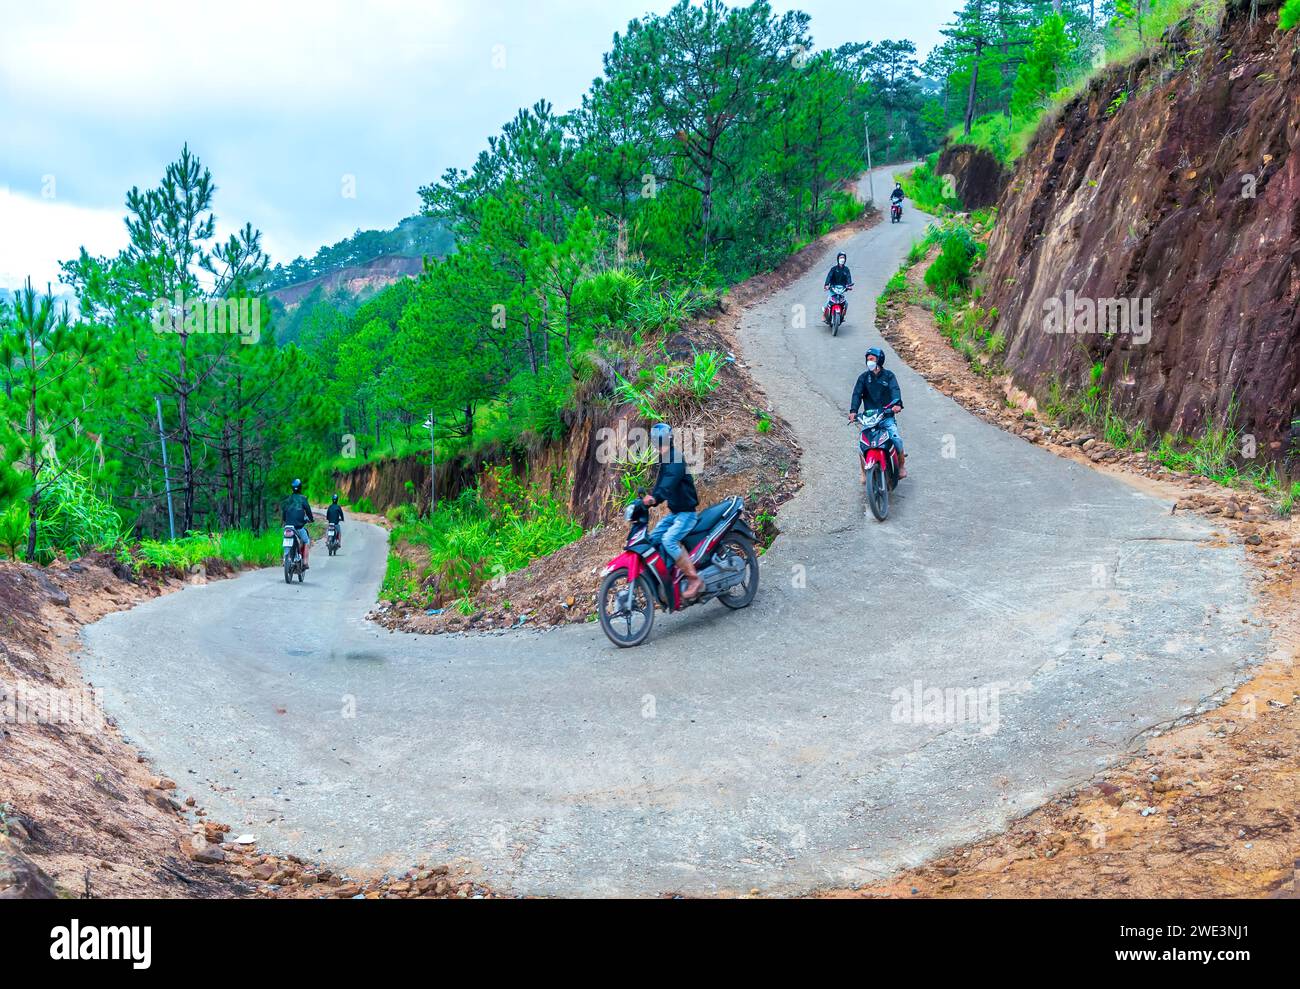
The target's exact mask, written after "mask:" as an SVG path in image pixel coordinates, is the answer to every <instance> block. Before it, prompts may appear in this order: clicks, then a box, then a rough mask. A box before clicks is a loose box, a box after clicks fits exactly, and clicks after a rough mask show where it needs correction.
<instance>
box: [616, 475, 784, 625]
mask: <svg viewBox="0 0 1300 989" xmlns="http://www.w3.org/2000/svg"><path fill="white" fill-rule="evenodd" d="M643 496H644V492H641V493H640V494H639V495H638V497H637V500H636V501H634V502H633V503H632V504H630V505H628V506H627V509H626V510H625V511H624V513H623V516H624V518H626V519H627V521H628V522H629V523H630V524H631V528H630V529H629V530H628V535H627V545H626V546H625V547H624V549H623V552H622V553H621V554H620V555H618V556H616V557H614V559H612V560H610V561H609V564H608V566H606V567H605V575H604V579H603V580H602V581H601V583H600V590H599V591H597V594H596V612H597V615H598V616H599V618H600V627H601V628H602V629H603V630H604V632H605V635H606V636H608V637H609V641H610V642H612V643H614V645H616V646H618V647H619V648H620V649H626V648H628V647H630V646H639V645H640V644H641V643H643V642H645V640H646V639H648V638H649V637H650V630H651V628H653V627H654V617H655V607H656V606H658V607H660V608H662V609H664V610H665V611H668V612H673V611H681V610H682V609H683V608H689V607H691V606H693V605H697V604H704V603H705V602H707V601H712V600H714V599H717V600H718V601H720V602H721V603H722V604H723V605H724V606H725V607H727V608H730V609H732V610H737V609H740V608H747V607H749V605H750V604H751V603H752V602H753V600H754V595H755V594H757V593H758V554H757V553H756V552H755V551H754V542H755V536H754V533H753V531H752V530H751V529H750V528H749V525H748V524H747V523H746V522H745V518H744V511H745V499H743V498H741V497H739V496H733V497H731V498H728V499H726V500H725V501H722V502H719V503H718V504H716V505H713V506H712V507H711V508H708V509H706V510H705V511H703V512H701V513H700V517H699V521H698V522H696V524H695V528H694V529H693V530H691V532H690V534H689V535H688V536H687V537H686V538H685V539H683V540H682V545H683V546H684V547H685V548H686V551H687V552H688V553H690V554H691V559H692V560H693V561H694V562H695V567H696V570H697V572H698V573H699V575H700V580H702V581H704V590H702V591H701V592H700V593H699V595H697V596H696V597H694V598H690V599H687V598H686V597H685V595H684V594H683V588H685V586H686V577H685V576H683V575H682V573H681V571H680V570H678V569H677V566H676V564H674V563H673V561H671V560H669V559H668V558H667V556H666V554H665V553H664V551H663V547H662V546H661V545H660V544H659V542H658V541H651V539H650V509H649V507H648V506H647V505H646V504H645V502H643V501H642V500H641V498H642V497H643Z"/></svg>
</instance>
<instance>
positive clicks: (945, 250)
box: [925, 223, 984, 296]
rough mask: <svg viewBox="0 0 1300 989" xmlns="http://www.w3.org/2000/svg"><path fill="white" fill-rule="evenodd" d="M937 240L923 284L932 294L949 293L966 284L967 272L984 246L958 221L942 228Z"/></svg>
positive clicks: (970, 269) (942, 294) (961, 288)
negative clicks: (940, 247) (933, 255)
mask: <svg viewBox="0 0 1300 989" xmlns="http://www.w3.org/2000/svg"><path fill="white" fill-rule="evenodd" d="M938 239H939V243H940V244H942V245H943V247H942V249H941V250H940V252H939V256H938V257H937V258H935V260H934V263H933V264H932V265H930V269H929V270H928V271H927V272H926V273H925V283H926V284H927V285H928V286H930V288H931V289H932V290H933V291H934V292H935V293H936V294H938V295H940V296H949V295H951V294H953V293H954V292H956V291H960V290H963V289H966V288H968V287H969V286H970V277H971V271H972V269H973V268H974V265H975V262H976V261H977V260H978V259H979V257H980V256H981V255H982V254H983V250H984V248H983V245H982V244H980V243H979V242H978V241H977V240H976V239H975V237H974V235H973V234H972V233H971V232H970V230H969V229H968V228H967V227H966V226H965V225H964V224H960V223H952V224H949V225H947V226H946V227H944V229H943V230H942V232H941V233H940V234H939V238H938Z"/></svg>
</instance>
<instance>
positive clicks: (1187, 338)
mask: <svg viewBox="0 0 1300 989" xmlns="http://www.w3.org/2000/svg"><path fill="white" fill-rule="evenodd" d="M1246 7H1248V5H1246ZM1296 38H1297V33H1295V32H1292V33H1281V34H1280V33H1278V31H1277V15H1276V12H1273V13H1271V14H1268V15H1266V16H1264V17H1261V18H1260V19H1258V20H1257V21H1256V22H1255V23H1254V24H1251V23H1250V21H1249V18H1248V11H1247V10H1246V9H1244V8H1243V9H1238V8H1236V7H1235V6H1233V5H1230V11H1229V14H1228V17H1227V20H1226V21H1225V23H1224V24H1223V25H1222V27H1221V28H1220V29H1219V30H1218V32H1217V34H1216V36H1215V37H1212V38H1208V39H1206V38H1195V37H1193V36H1191V35H1190V34H1188V35H1184V36H1180V38H1179V39H1177V40H1175V41H1174V45H1173V47H1174V51H1173V52H1172V53H1171V54H1170V55H1169V56H1168V57H1162V58H1161V59H1160V60H1158V61H1150V60H1143V61H1141V62H1139V63H1137V64H1135V65H1130V66H1124V67H1116V68H1114V69H1112V70H1109V71H1108V72H1106V73H1105V74H1104V75H1103V76H1101V77H1100V78H1098V79H1096V80H1095V81H1094V82H1093V84H1092V85H1091V86H1090V87H1089V89H1088V90H1087V91H1086V92H1085V93H1083V94H1082V95H1081V96H1080V97H1078V98H1076V99H1075V100H1074V101H1073V102H1071V103H1070V104H1068V105H1067V106H1066V107H1065V108H1064V110H1063V111H1062V113H1061V114H1060V115H1059V117H1058V118H1057V119H1056V120H1054V121H1053V122H1051V123H1050V124H1048V125H1046V126H1045V127H1044V129H1042V130H1040V132H1039V134H1038V136H1037V138H1036V140H1035V141H1034V142H1033V143H1032V144H1031V145H1030V148H1029V150H1028V152H1027V153H1026V154H1025V155H1024V157H1023V158H1022V159H1021V161H1020V163H1019V166H1018V168H1017V170H1016V172H1015V175H1014V177H1013V179H1012V181H1011V183H1010V185H1009V186H1008V187H1007V190H1006V192H1005V193H1004V194H1003V196H1002V198H1001V201H1000V216H999V220H998V224H997V228H996V230H995V232H994V233H993V236H992V239H991V241H990V244H989V252H988V255H987V258H986V260H985V264H984V268H983V276H982V277H983V279H984V287H985V292H986V299H987V304H989V305H993V306H996V307H997V308H998V310H999V317H998V321H997V329H998V330H999V331H1000V332H1002V333H1003V334H1004V336H1005V337H1006V340H1007V351H1006V355H1005V359H1006V361H1007V364H1008V367H1009V368H1010V369H1011V370H1012V374H1013V377H1014V378H1015V380H1016V383H1017V384H1019V385H1020V386H1021V387H1023V388H1026V389H1027V390H1029V391H1030V392H1032V393H1034V394H1037V395H1039V396H1040V397H1041V396H1042V395H1044V394H1045V393H1046V392H1047V391H1048V389H1049V388H1050V386H1051V383H1052V382H1053V381H1054V380H1056V381H1059V382H1060V383H1061V384H1062V385H1064V386H1069V387H1072V388H1080V387H1083V386H1084V385H1085V384H1086V383H1087V380H1088V375H1089V370H1090V368H1091V367H1092V366H1093V365H1094V364H1096V363H1101V364H1102V365H1103V366H1104V374H1103V377H1102V379H1101V384H1102V385H1103V387H1109V389H1110V393H1111V396H1112V400H1113V401H1114V403H1115V406H1116V408H1117V409H1118V410H1119V411H1120V413H1121V414H1122V415H1124V416H1125V417H1126V418H1129V419H1130V420H1139V419H1140V420H1142V421H1144V422H1146V423H1147V424H1148V425H1149V426H1151V427H1153V428H1154V429H1157V430H1162V431H1172V432H1177V433H1183V434H1198V433H1200V432H1201V431H1202V430H1203V429H1204V428H1205V427H1206V425H1207V423H1214V424H1222V423H1223V422H1224V420H1225V418H1226V417H1227V416H1228V415H1229V411H1230V408H1232V407H1234V406H1235V421H1236V424H1237V426H1238V427H1239V428H1240V429H1241V430H1242V431H1243V432H1246V433H1252V434H1254V435H1255V436H1256V437H1257V438H1258V440H1259V447H1260V449H1261V451H1262V452H1265V453H1268V452H1269V451H1270V446H1271V450H1272V452H1273V453H1274V454H1277V453H1278V452H1280V449H1281V445H1282V442H1283V440H1284V437H1285V434H1286V433H1287V431H1288V429H1289V425H1290V421H1291V419H1292V418H1293V417H1294V416H1296V415H1297V414H1300V316H1298V315H1297V307H1296V299H1297V291H1298V290H1300V155H1297V154H1296V153H1295V152H1296V150H1297V147H1296V145H1297V142H1300V78H1298V76H1297V65H1298V64H1300V52H1298V51H1297V43H1296ZM1121 94H1128V95H1127V97H1125V96H1123V95H1121ZM1145 307H1149V310H1147V309H1146V308H1145ZM1144 311H1149V313H1150V319H1149V323H1144V322H1143V320H1142V318H1141V317H1142V315H1143V313H1144ZM1106 328H1109V329H1111V330H1115V331H1117V332H1114V333H1112V334H1110V335H1107V334H1105V333H1102V332H1098V331H1099V330H1102V329H1106ZM1071 331H1073V332H1071Z"/></svg>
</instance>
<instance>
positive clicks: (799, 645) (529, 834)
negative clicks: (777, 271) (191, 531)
mask: <svg viewBox="0 0 1300 989" xmlns="http://www.w3.org/2000/svg"><path fill="white" fill-rule="evenodd" d="M888 176H889V170H883V169H882V170H880V172H879V173H878V174H877V177H876V187H877V196H878V197H879V198H880V199H882V200H883V199H884V198H885V196H886V195H887V190H888V186H887V185H885V183H886V182H887V181H888ZM924 222H925V218H924V217H922V216H920V215H918V213H917V212H916V211H914V210H913V209H911V208H910V205H909V208H908V209H907V211H906V214H905V221H904V223H902V224H901V225H891V224H889V223H888V222H885V223H882V224H880V225H878V226H876V227H875V228H873V229H872V230H869V231H867V232H865V233H862V234H860V235H857V236H855V237H854V238H852V239H851V240H849V241H847V242H845V243H844V245H843V247H844V249H845V250H846V251H847V252H848V255H849V263H850V266H851V267H852V269H853V272H854V276H855V278H856V281H857V288H856V289H855V290H854V293H853V295H852V296H851V300H850V311H849V318H848V322H847V324H846V325H845V327H844V329H843V330H842V332H841V333H840V335H839V337H838V338H836V339H832V338H831V337H830V335H829V333H828V332H827V331H826V330H825V329H824V328H822V327H821V326H820V324H819V322H818V313H819V311H820V307H821V304H822V301H823V298H824V296H823V294H822V290H821V286H822V279H823V276H824V274H825V271H826V269H827V268H829V266H830V265H831V263H832V262H833V254H834V249H831V250H828V251H827V255H826V258H825V262H824V264H821V265H819V266H818V267H817V268H816V269H815V270H813V271H812V272H810V273H809V274H808V275H807V276H806V277H803V278H800V279H799V280H798V281H797V283H796V284H794V285H792V286H791V287H790V288H789V289H787V290H785V291H782V292H780V293H778V294H777V295H775V296H774V297H772V298H771V299H770V301H768V302H766V303H765V304H764V305H762V306H760V307H758V308H755V309H754V310H753V311H751V312H750V314H749V316H748V318H747V319H746V320H745V323H744V326H743V340H742V343H743V349H744V354H743V357H744V359H746V360H747V361H749V362H750V363H751V364H752V366H753V368H754V370H755V373H756V374H757V376H758V379H759V381H760V382H761V384H762V385H763V387H764V388H765V389H766V391H767V394H768V395H769V396H770V398H771V400H772V402H773V404H774V406H775V408H776V409H778V410H779V411H780V413H781V414H782V415H784V416H785V417H786V418H787V419H789V420H790V421H791V422H792V423H793V424H794V427H795V429H796V430H797V432H798V436H799V440H800V442H801V444H802V445H803V448H804V451H805V454H804V461H803V474H804V479H805V487H804V488H803V490H802V491H801V492H800V494H799V496H798V497H797V498H796V499H795V500H794V501H793V502H792V503H791V504H790V505H789V506H788V507H787V508H786V509H784V510H783V512H782V515H781V525H782V528H783V534H782V535H781V537H780V538H779V539H778V540H777V542H776V544H775V545H774V547H773V548H772V550H771V552H770V553H768V555H767V556H765V557H764V559H763V564H762V581H763V584H762V589H761V590H760V593H759V598H758V600H757V602H756V603H755V605H754V606H753V607H752V608H750V609H749V610H747V611H743V612H738V613H735V614H732V613H729V612H727V611H726V610H725V609H724V608H722V607H721V606H719V605H709V606H706V607H703V608H700V609H695V610H692V611H690V612H687V613H685V614H683V615H681V616H670V617H664V616H660V620H659V621H658V622H657V623H656V627H655V632H654V636H653V638H652V639H651V641H650V642H649V643H648V644H647V645H645V646H643V647H641V648H639V649H634V650H616V649H614V648H613V647H612V646H611V645H609V644H608V643H607V642H606V640H605V638H604V637H603V636H602V635H601V633H600V631H599V629H598V628H597V627H596V626H595V625H589V626H584V627H571V628H566V629H560V630H557V631H552V632H547V633H529V632H520V633H512V634H508V635H484V636H438V637H426V636H414V635H400V634H391V633H388V632H385V631H382V630H379V629H377V628H375V627H373V626H371V625H369V624H368V623H366V622H365V621H364V620H363V616H364V614H365V613H366V611H367V609H368V608H369V607H370V606H371V605H372V603H373V602H374V600H375V595H376V591H377V588H378V585H379V581H380V579H381V576H382V573H383V566H384V556H385V543H384V535H383V533H382V532H381V531H380V530H378V529H376V528H373V527H370V526H366V525H361V524H350V525H348V527H347V532H346V543H345V546H344V549H343V553H342V555H340V556H339V557H337V558H334V559H331V558H329V557H328V556H326V555H325V554H324V553H323V552H318V553H317V554H316V555H315V557H314V565H313V568H312V570H311V572H310V573H309V574H308V577H307V582H306V583H305V584H303V585H301V586H299V585H297V584H294V585H293V586H291V587H286V586H285V584H284V582H283V578H282V576H281V574H280V573H279V572H278V571H276V570H265V571H258V572H251V573H247V574H244V575H243V576H241V577H238V578H237V579H234V580H228V581H220V582H216V583H212V584H209V585H207V586H201V587H194V588H189V589H186V590H184V591H182V592H180V593H177V594H173V595H170V596H167V597H163V598H160V599H158V600H156V601H152V602H150V603H148V604H144V605H141V606H140V607H137V608H135V609H133V610H132V611H129V612H125V613H120V614H114V615H111V616H109V617H107V618H105V619H104V620H103V621H101V622H99V623H98V624H96V625H94V626H91V627H89V628H87V629H86V630H85V654H84V662H85V669H86V673H87V676H88V678H89V679H91V680H92V681H93V682H94V683H96V684H97V685H99V686H102V687H104V688H105V694H106V703H107V707H108V710H109V712H110V713H111V714H113V715H115V716H116V717H117V718H118V720H119V722H120V724H121V725H122V727H123V729H124V731H125V732H126V733H127V735H128V736H129V737H130V738H131V739H132V740H134V741H135V742H136V743H137V744H138V745H140V746H141V747H142V749H143V750H144V751H145V752H146V753H147V754H149V755H150V756H152V757H153V759H154V760H155V761H156V765H157V768H158V770H159V771H160V772H163V773H166V774H167V775H169V776H171V777H173V778H174V779H176V780H177V781H179V782H180V784H181V787H182V790H183V791H186V792H192V793H194V794H195V795H196V796H197V797H198V799H199V802H200V803H201V804H202V805H204V806H206V807H207V808H208V810H209V812H210V814H211V816H212V817H213V818H214V819H216V820H222V821H227V822H229V823H231V824H232V825H233V826H234V827H235V828H236V829H237V830H238V831H250V832H253V833H254V834H256V835H257V837H258V839H259V841H260V843H261V844H262V845H263V847H266V848H269V849H275V850H278V851H282V852H296V853H298V854H300V855H304V856H312V857H316V858H321V859H324V860H326V861H327V862H330V863H332V864H335V865H337V866H340V867H343V868H357V869H359V868H361V867H376V868H391V869H398V870H400V869H404V868H406V867H408V866H409V865H411V864H412V863H414V862H415V861H417V860H426V861H440V860H446V859H451V858H456V857H461V856H463V857H465V858H468V859H471V860H473V861H474V862H476V863H478V864H479V865H481V867H482V869H483V873H484V877H485V879H486V880H487V881H489V882H491V883H493V884H495V885H496V886H498V887H500V888H503V889H513V890H516V891H518V892H521V893H535V894H578V895H587V896H607V895H618V894H658V893H663V892H672V891H680V892H683V893H692V894H709V893H714V892H726V891H738V890H749V889H751V888H754V887H757V888H759V889H762V890H764V891H766V892H772V893H796V892H803V891H808V890H812V889H814V888H817V887H823V886H830V885H846V884H854V883H862V882H866V881H868V880H871V879H873V878H877V877H880V876H883V875H886V874H888V873H889V872H891V871H892V870H895V869H897V868H899V867H901V866H907V865H912V864H915V863H919V862H921V861H922V860H923V859H925V858H926V857H928V856H931V855H933V854H934V853H936V852H938V851H939V850H941V849H943V848H944V847H946V846H950V845H952V844H954V843H957V842H961V841H963V840H966V839H970V838H973V837H975V836H977V835H979V834H982V833H985V832H988V831H990V830H992V829H996V828H998V827H1000V826H1001V825H1003V824H1004V823H1005V822H1006V821H1007V820H1008V819H1010V818H1012V817H1014V816H1018V815H1021V814H1023V813H1025V812H1027V811H1029V810H1031V809H1032V808H1033V807H1035V806H1036V805H1038V804H1039V803H1041V802H1042V801H1043V800H1045V799H1046V798H1047V797H1049V796H1050V795H1051V794H1053V793H1054V792H1057V791H1059V790H1061V789H1063V788H1066V787H1068V786H1070V785H1071V784H1073V783H1075V782H1077V781H1081V780H1084V779H1086V778H1088V777H1089V776H1091V775H1092V774H1093V773H1095V772H1097V771H1098V770H1100V769H1102V768H1103V767H1105V766H1106V765H1108V764H1110V763H1113V762H1114V761H1116V760H1117V759H1120V758H1121V757H1122V756H1123V755H1124V754H1125V753H1126V752H1128V751H1130V750H1131V749H1132V748H1133V747H1134V746H1135V745H1136V744H1138V742H1137V741H1135V736H1137V735H1138V734H1139V733H1140V732H1141V731H1142V730H1143V729H1145V728H1148V727H1149V726H1153V725H1158V724H1161V723H1163V722H1165V721H1167V720H1169V719H1173V718H1177V717H1179V716H1181V715H1184V714H1187V713H1190V712H1192V711H1194V710H1195V709H1196V708H1197V707H1198V705H1200V704H1201V703H1202V702H1203V700H1204V699H1206V698H1207V697H1210V696H1211V695H1214V694H1215V693H1216V692H1217V691H1220V690H1222V689H1224V688H1227V687H1229V686H1230V685H1232V684H1233V683H1235V682H1237V681H1238V680H1239V679H1240V678H1241V677H1242V675H1243V672H1244V669H1245V667H1246V666H1247V665H1248V664H1249V663H1250V662H1252V661H1254V660H1255V659H1257V658H1261V656H1262V652H1263V650H1264V648H1265V644H1264V641H1263V636H1262V633H1260V632H1259V631H1258V630H1257V629H1256V628H1255V626H1253V625H1250V624H1244V623H1243V621H1242V619H1243V617H1245V616H1246V615H1247V613H1248V610H1249V608H1250V605H1251V600H1250V598H1249V595H1248V591H1247V589H1246V583H1245V580H1244V579H1243V573H1244V564H1243V561H1242V554H1241V553H1240V551H1239V550H1238V549H1237V548H1235V547H1226V548H1225V547H1214V546H1211V545H1208V544H1207V543H1206V542H1205V539H1206V537H1207V536H1208V535H1209V534H1210V532H1211V528H1210V527H1209V526H1208V525H1207V524H1206V523H1205V522H1203V521H1201V520H1199V519H1197V518H1194V517H1191V516H1187V515H1175V516H1171V515H1170V514H1169V505H1168V504H1167V503H1161V502H1159V501H1156V500H1153V499H1152V498H1150V497H1147V496H1145V495H1143V494H1141V493H1139V492H1137V491H1136V490H1134V489H1132V488H1130V487H1128V486H1126V485H1125V484H1123V483H1121V482H1119V481H1116V480H1113V479H1111V478H1108V477H1104V476H1102V475H1100V474H1097V473H1094V472H1092V471H1090V470H1088V469H1085V468H1083V467H1081V466H1078V465H1076V464H1073V463H1070V462H1067V461H1064V460H1060V459H1057V458H1056V457H1054V456H1052V455H1051V454H1049V453H1046V452H1045V451H1043V450H1040V449H1038V448H1036V447H1034V446H1031V445H1029V444H1027V443H1024V442H1022V441H1020V440H1018V439H1016V438H1014V437H1011V436H1008V435H1006V434H1004V433H1002V432H1000V431H999V430H997V429H995V428H993V427H991V426H988V425H985V424H983V423H981V422H980V421H978V420H976V419H974V418H972V417H971V416H969V415H967V414H966V413H965V412H964V411H963V410H962V409H961V408H959V407H958V406H957V405H955V404H954V403H953V402H951V401H949V400H948V399H946V398H944V397H943V396H941V395H939V394H937V393H936V392H934V391H932V390H931V389H930V388H928V387H927V386H926V384H925V383H924V382H923V381H922V380H921V379H920V378H919V377H918V376H917V375H915V374H913V373H912V372H911V371H909V370H908V369H907V368H906V367H905V366H903V365H902V363H901V362H900V361H899V360H898V358H897V356H896V355H894V354H893V353H892V352H889V366H890V367H892V368H893V369H894V370H895V371H896V372H898V374H899V376H900V380H901V384H902V389H903V395H904V399H905V402H906V405H907V409H906V411H905V412H904V414H903V415H902V417H901V419H900V422H901V427H902V431H903V436H904V439H905V440H906V443H907V448H908V451H909V454H910V458H909V466H910V467H911V470H912V475H913V476H912V477H911V478H909V479H908V480H905V481H904V482H903V483H902V485H901V487H900V489H899V491H898V493H897V494H898V497H897V499H896V501H895V504H894V508H893V512H892V514H891V516H890V518H889V520H888V522H886V523H884V524H880V523H877V522H875V521H874V520H872V519H871V518H870V517H869V516H866V515H865V513H864V507H863V501H862V498H861V495H860V493H859V489H858V486H857V482H856V468H855V465H854V455H855V454H854V449H855V448H854V433H853V431H852V430H851V429H850V428H849V427H848V426H847V425H846V423H845V422H844V419H845V416H844V411H845V409H846V407H847V404H848V398H849V392H850V389H851V387H852V385H853V382H854V379H855V378H856V376H857V374H858V373H859V371H860V369H861V368H862V366H863V359H862V353H863V351H864V349H865V348H866V347H867V346H868V345H870V344H877V345H879V344H881V343H882V341H881V340H880V338H879V336H878V335H877V333H876V332H875V330H874V328H873V326H872V315H873V312H874V301H875V297H876V295H877V294H878V293H879V291H880V290H881V288H882V287H883V286H884V284H885V282H886V280H887V279H888V278H889V277H890V275H892V274H893V273H894V271H895V270H896V269H897V267H898V265H899V262H900V260H901V258H902V257H903V255H904V253H905V252H906V250H907V249H908V247H909V246H910V245H911V243H912V242H913V241H914V240H915V239H917V238H918V237H919V236H920V234H921V232H922V229H923V225H924ZM797 306H805V307H807V311H808V314H809V320H808V322H809V325H807V326H804V327H799V328H796V327H795V326H794V325H793V324H794V323H795V322H796V320H795V314H796V313H797V312H798V310H797V309H796V307H797ZM886 350H887V351H888V348H887V347H886ZM959 700H960V701H961V702H962V703H960V704H958V701H959Z"/></svg>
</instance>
